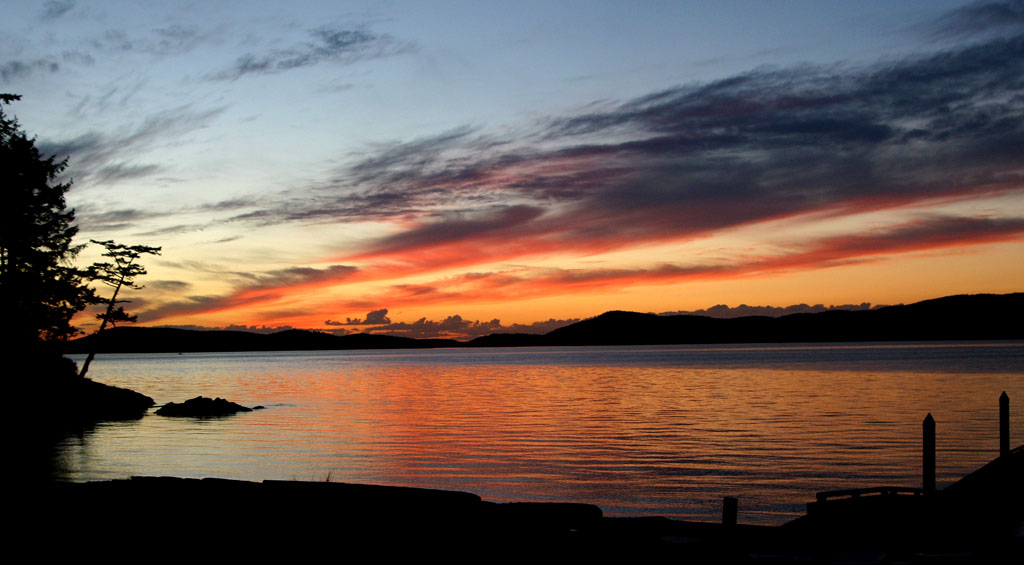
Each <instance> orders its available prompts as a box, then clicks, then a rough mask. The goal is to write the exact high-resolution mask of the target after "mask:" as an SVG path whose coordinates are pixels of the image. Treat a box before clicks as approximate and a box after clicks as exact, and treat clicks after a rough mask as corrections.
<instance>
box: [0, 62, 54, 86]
mask: <svg viewBox="0 0 1024 565" xmlns="http://www.w3.org/2000/svg"><path fill="white" fill-rule="evenodd" d="M59 70H60V63H58V62H57V61H56V60H55V59H53V58H49V57H40V58H36V59H26V60H14V61H7V62H6V63H3V64H2V65H0V79H2V80H3V81H4V82H13V81H14V80H15V79H22V78H25V77H28V76H29V75H32V74H33V73H36V72H44V73H55V72H57V71H59Z"/></svg>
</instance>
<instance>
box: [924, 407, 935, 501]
mask: <svg viewBox="0 0 1024 565" xmlns="http://www.w3.org/2000/svg"><path fill="white" fill-rule="evenodd" d="M922 427H923V431H924V437H923V438H922V444H923V448H924V449H923V460H922V465H921V467H922V475H923V480H922V482H923V485H922V488H923V489H924V492H925V494H930V493H933V492H935V418H932V414H931V412H929V413H928V415H927V416H925V417H924V422H923V425H922Z"/></svg>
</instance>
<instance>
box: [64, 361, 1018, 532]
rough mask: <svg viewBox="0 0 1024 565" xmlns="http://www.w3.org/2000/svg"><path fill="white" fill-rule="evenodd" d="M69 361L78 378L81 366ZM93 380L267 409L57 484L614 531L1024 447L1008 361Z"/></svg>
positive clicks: (786, 514) (191, 426) (82, 460)
mask: <svg viewBox="0 0 1024 565" xmlns="http://www.w3.org/2000/svg"><path fill="white" fill-rule="evenodd" d="M77 360H79V362H80V361H81V359H77ZM90 376H92V377H93V378H94V379H96V380H99V381H102V382H105V383H109V384H114V385H118V386H126V387H130V388H133V389H135V390H138V391H140V392H143V393H145V394H147V395H149V396H152V397H153V398H154V399H155V400H156V401H157V403H158V404H163V403H165V402H170V401H175V402H180V401H183V400H185V399H187V398H191V397H194V396H196V395H200V394H201V395H204V396H210V397H214V396H220V397H225V398H228V399H230V400H233V401H236V402H239V403H241V404H244V405H248V406H254V405H257V404H260V405H264V406H266V407H267V409H266V410H260V411H256V412H251V413H245V414H238V415H235V416H232V417H228V418H222V419H208V420H199V419H191V418H165V417H161V416H157V415H155V414H153V413H152V412H150V413H149V414H147V415H146V416H145V417H144V418H143V419H142V420H139V421H135V422H126V423H107V424H101V425H99V426H97V427H96V428H95V429H94V430H91V431H89V432H86V433H85V434H84V435H83V436H77V437H72V438H68V439H67V440H66V441H65V442H64V443H63V444H62V445H61V446H60V447H59V467H60V469H59V476H60V477H61V478H63V479H66V480H73V481H83V480H99V479H111V478H123V477H128V476H131V475H175V476H184V477H208V476H216V477H228V478H238V479H251V480H262V479H300V480H325V479H328V478H329V479H330V480H332V481H343V482H360V483H375V484H391V485H410V486H423V487H432V488H447V489H457V490H466V491H470V492H474V493H477V494H479V495H481V496H482V497H483V498H484V499H485V500H493V501H512V500H524V501H525V500H531V501H577V502H587V503H592V504H597V505H598V506H600V507H601V508H602V509H603V510H604V511H605V513H606V514H609V515H663V516H670V517H677V518H686V519H699V520H717V519H719V517H720V512H721V499H722V497H723V496H737V497H739V499H740V521H741V522H748V523H769V524H778V523H782V522H785V521H786V520H788V519H789V518H791V517H795V516H797V515H800V514H802V513H803V511H804V505H805V504H806V503H807V502H808V501H811V500H813V498H814V494H815V493H816V492H818V491H823V490H830V489H839V488H853V487H861V486H880V485H902V486H920V481H921V479H920V459H921V455H920V444H921V439H920V435H921V421H922V419H923V418H924V416H925V414H927V413H928V412H931V413H932V414H933V416H934V417H935V419H936V421H937V430H938V431H937V436H938V437H937V444H938V483H939V486H940V487H941V486H944V485H946V484H949V483H950V482H952V481H953V480H955V479H956V478H958V477H959V476H961V475H963V474H964V473H966V472H969V471H971V470H973V469H974V468H976V467H978V466H979V465H981V464H983V463H985V462H987V461H988V460H990V459H991V458H993V457H994V456H995V455H996V454H997V449H998V427H997V419H998V404H997V399H998V397H999V394H1000V392H1002V391H1004V390H1005V391H1006V392H1007V394H1009V395H1010V399H1011V425H1010V428H1011V438H1012V439H1011V443H1012V444H1013V445H1018V444H1020V443H1021V441H1022V438H1024V418H1022V417H1021V412H1022V405H1024V342H996V343H975V344H941V345H935V344H867V345H810V346H799V345H797V346H793V345H780V346H753V347H751V346H711V347H707V346H668V347H665V346H652V347H578V348H523V349H473V350H427V351H372V352H370V351H343V352H334V351H332V352H275V353H194V354H184V355H164V354H147V355H100V356H98V357H97V359H96V361H95V362H94V363H93V365H92V369H91V375H90Z"/></svg>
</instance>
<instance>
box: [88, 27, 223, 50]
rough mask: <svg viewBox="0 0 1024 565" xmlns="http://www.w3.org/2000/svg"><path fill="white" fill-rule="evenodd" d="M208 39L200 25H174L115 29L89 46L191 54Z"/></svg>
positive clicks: (102, 48)
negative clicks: (144, 29)
mask: <svg viewBox="0 0 1024 565" xmlns="http://www.w3.org/2000/svg"><path fill="white" fill-rule="evenodd" d="M206 38H207V35H206V34H204V33H203V32H202V31H200V29H199V28H197V27H194V26H181V25H171V26H167V27H162V28H155V29H152V30H148V31H142V32H140V31H138V30H131V31H126V30H122V29H111V30H107V31H106V32H104V33H103V34H102V35H101V36H99V37H97V38H95V39H92V40H91V41H90V42H89V45H90V46H91V47H93V48H96V49H100V50H105V51H120V52H125V53H143V54H148V55H156V56H167V55H177V54H181V53H187V52H188V51H191V50H192V49H193V48H195V47H196V46H197V45H199V44H200V43H202V42H203V41H204V40H205V39H206Z"/></svg>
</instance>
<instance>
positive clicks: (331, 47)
mask: <svg viewBox="0 0 1024 565" xmlns="http://www.w3.org/2000/svg"><path fill="white" fill-rule="evenodd" d="M309 35H310V41H307V42H304V43H300V44H296V45H293V46H291V47H288V48H286V49H275V50H271V51H268V52H266V53H262V54H255V53H248V54H246V55H243V56H241V57H239V58H238V59H236V60H235V62H234V63H233V64H231V66H230V67H228V68H226V69H223V70H221V71H219V72H216V73H213V74H210V75H208V76H207V78H208V79H211V80H238V79H240V78H242V77H244V76H246V75H260V74H275V73H280V72H285V71H290V70H294V69H299V68H302V67H309V66H312V65H317V64H320V63H325V62H329V63H334V64H340V65H350V64H353V63H356V62H358V61H365V60H369V59H379V58H382V57H388V56H392V55H397V54H400V53H403V52H407V51H409V50H411V49H412V46H411V45H410V44H408V43H403V42H400V41H398V40H397V39H395V38H394V37H392V36H390V35H387V34H380V33H374V32H371V31H369V30H367V29H364V28H353V29H348V28H329V27H321V28H317V29H313V30H310V31H309Z"/></svg>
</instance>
